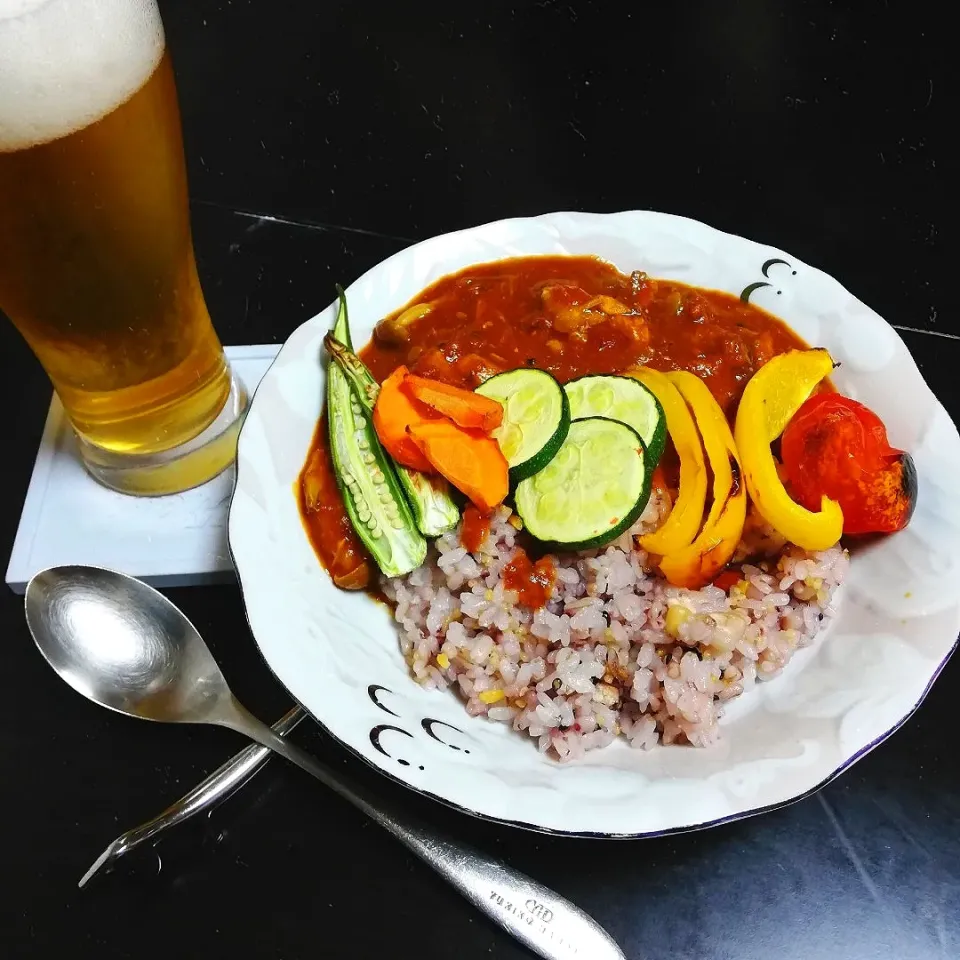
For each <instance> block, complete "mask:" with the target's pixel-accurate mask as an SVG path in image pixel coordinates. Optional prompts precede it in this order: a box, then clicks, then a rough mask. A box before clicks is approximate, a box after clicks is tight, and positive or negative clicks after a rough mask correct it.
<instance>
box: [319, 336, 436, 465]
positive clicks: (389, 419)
mask: <svg viewBox="0 0 960 960" xmlns="http://www.w3.org/2000/svg"><path fill="white" fill-rule="evenodd" d="M328 349H330V348H328ZM408 375H409V371H408V370H407V368H406V367H404V366H400V367H397V369H396V370H394V371H393V373H391V374H390V376H389V377H387V379H386V380H384V381H383V383H382V384H380V390H379V392H378V393H377V394H376V395H375V396H374V407H373V426H374V428H375V429H376V431H377V436H378V437H379V438H380V442H381V443H382V444H383V445H384V447H386V448H387V452H388V453H389V454H390V456H391V457H393V459H394V460H396V461H397V463H399V464H401V465H402V466H405V467H409V468H410V469H411V470H420V471H421V472H423V473H429V472H430V471H431V467H430V464H429V463H428V462H427V460H426V458H425V457H424V455H423V454H422V453H421V452H420V450H419V449H418V448H417V445H416V444H415V443H414V442H413V441H412V440H411V439H410V435H409V434H408V433H407V427H409V426H410V424H411V423H418V422H419V421H420V420H432V419H433V418H434V417H435V416H436V414H434V413H433V411H432V410H430V409H429V408H428V407H424V406H423V404H421V403H418V402H417V401H416V400H414V399H413V398H412V397H411V396H410V395H409V394H408V393H407V392H406V391H405V390H401V389H400V385H401V384H402V383H403V381H404V380H405V379H406V378H407V376H408ZM371 379H372V378H371Z"/></svg>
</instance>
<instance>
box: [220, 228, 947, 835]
mask: <svg viewBox="0 0 960 960" xmlns="http://www.w3.org/2000/svg"><path fill="white" fill-rule="evenodd" d="M545 253H558V254H562V253H572V254H595V255H598V256H600V257H603V258H604V259H606V260H609V261H611V262H612V263H613V264H615V265H616V266H617V267H619V268H620V269H621V270H623V271H626V272H629V271H631V270H636V269H642V270H646V271H647V272H648V273H649V274H651V275H652V276H655V277H667V278H670V279H675V280H681V281H684V282H686V283H690V284H695V285H698V286H705V287H711V288H715V289H720V290H726V291H729V292H731V293H735V294H741V295H743V296H744V297H749V298H750V299H751V301H752V302H756V303H758V304H759V305H761V306H763V307H766V308H767V309H769V310H771V311H772V312H774V313H776V314H777V315H778V316H780V317H782V318H783V319H784V320H786V321H787V323H789V324H790V325H791V326H792V327H793V329H794V330H796V331H797V332H798V333H799V334H800V335H801V336H802V337H803V338H804V339H805V340H806V341H807V342H809V343H811V344H814V345H817V346H824V347H827V348H828V349H829V350H830V352H831V354H832V355H833V357H834V358H835V359H836V360H838V361H840V362H841V366H840V368H839V369H838V370H837V371H836V375H835V378H834V379H835V383H836V385H837V387H838V388H839V389H840V390H841V392H843V393H845V394H847V395H848V396H851V397H854V398H855V399H858V400H861V401H863V402H865V403H866V404H868V405H869V406H870V407H872V408H873V409H874V410H876V411H877V413H878V414H879V415H880V416H881V417H882V418H883V420H884V421H885V422H886V424H887V426H888V430H889V435H890V440H891V442H892V443H893V444H894V445H896V446H899V447H902V448H904V449H907V450H909V451H911V452H912V453H913V456H914V459H915V461H916V466H917V471H918V474H919V485H920V495H919V503H918V507H917V511H916V514H915V516H914V519H913V521H912V523H911V525H910V527H909V528H908V529H907V530H906V531H904V532H903V533H901V534H898V535H896V536H894V537H889V538H886V539H883V540H881V541H880V542H878V543H877V544H876V545H874V546H872V547H870V548H868V549H867V550H865V551H862V552H860V553H858V555H857V556H856V557H855V559H854V563H853V564H852V566H851V570H850V574H849V575H848V577H847V580H846V582H845V584H844V586H843V588H842V593H841V597H840V615H839V616H838V617H837V618H836V620H834V622H833V623H832V625H831V626H830V628H829V629H828V630H827V631H825V632H824V633H823V634H822V635H821V636H820V637H819V638H818V640H817V642H816V643H815V644H814V645H813V646H812V647H811V648H809V649H807V650H805V651H802V652H801V653H800V654H798V655H797V656H796V657H795V658H794V659H793V661H792V662H791V663H790V665H789V666H788V668H787V669H786V670H785V672H784V674H783V675H782V676H780V677H778V678H777V679H775V680H773V681H770V682H767V683H764V684H761V685H758V687H757V688H756V689H754V690H752V691H749V692H748V693H747V694H745V695H744V696H743V697H741V698H740V699H739V700H738V701H736V702H735V703H734V704H733V705H732V706H731V707H730V708H729V709H728V711H727V714H726V716H725V718H724V720H723V722H722V729H723V738H722V741H721V743H720V744H719V745H718V746H715V747H711V748H709V749H705V750H703V749H692V748H678V747H657V748H655V749H653V750H651V751H649V752H642V751H635V750H631V749H630V748H629V747H627V746H626V745H625V744H623V743H615V744H613V745H611V746H610V747H607V748H605V749H602V750H598V751H594V752H592V753H590V754H588V755H587V758H586V759H585V760H584V761H582V762H578V763H575V764H559V763H557V762H556V761H554V760H551V759H548V758H546V757H544V756H541V755H539V754H538V753H537V751H536V748H535V746H534V742H533V741H531V739H530V738H528V737H525V736H522V735H518V734H514V733H513V732H512V731H510V730H509V729H508V728H507V727H506V726H505V725H502V724H497V723H491V722H488V721H486V720H484V719H482V718H470V717H468V716H467V715H466V713H465V711H464V709H463V705H462V703H461V701H460V700H459V699H458V698H457V696H456V695H454V694H453V693H452V692H448V693H438V692H435V691H427V690H424V689H422V688H421V687H419V686H418V685H417V684H416V683H414V682H413V681H412V680H411V679H410V678H409V676H408V673H407V668H406V666H405V664H404V662H403V659H402V658H401V656H400V654H399V649H398V643H397V637H396V633H395V631H394V628H393V625H392V621H391V618H390V615H389V613H388V611H387V610H386V609H385V608H384V607H382V606H379V605H378V604H376V603H375V602H373V601H372V600H370V599H369V598H368V597H366V596H365V595H362V594H350V593H344V592H342V591H340V590H338V589H336V588H335V587H334V586H333V584H332V582H331V581H330V579H329V577H328V576H327V574H326V573H325V572H324V570H323V569H322V568H321V567H320V566H319V564H318V563H317V560H316V559H315V557H314V554H313V551H312V550H311V547H310V544H309V543H308V541H307V538H306V536H305V534H304V531H303V528H302V526H301V522H300V517H299V514H298V509H297V502H296V498H295V495H294V485H295V483H296V481H297V476H298V474H299V472H300V469H301V467H302V465H303V462H304V458H305V455H306V453H307V450H308V447H309V444H310V439H311V436H312V434H313V430H314V427H315V424H316V421H317V418H318V417H319V415H320V413H321V408H322V398H323V396H324V370H323V366H322V362H321V357H322V344H321V341H322V339H323V335H324V333H325V332H326V331H327V330H328V329H329V328H330V326H331V325H332V322H333V317H334V309H333V306H332V305H331V306H330V307H329V308H328V309H327V310H325V311H324V312H323V313H321V314H319V315H318V316H316V317H314V318H313V319H311V320H309V321H307V322H306V323H304V324H303V325H302V326H301V327H299V328H298V329H297V330H296V331H295V332H294V333H293V335H292V336H291V337H290V339H289V340H288V341H287V342H286V344H285V345H284V347H283V348H282V350H281V351H280V354H279V356H278V357H277V360H276V361H275V363H274V364H273V366H272V367H271V368H270V370H269V371H268V373H267V374H266V376H265V377H264V379H263V381H262V383H261V384H260V387H259V389H258V391H257V394H256V397H255V398H254V401H253V404H252V407H251V409H250V412H249V414H248V416H247V420H246V424H245V426H244V428H243V432H242V434H241V437H240V444H239V454H238V475H237V485H236V492H235V495H234V499H233V503H232V507H231V511H230V520H229V537H230V546H231V550H232V552H233V557H234V561H235V563H236V567H237V571H238V574H239V577H240V581H241V585H242V589H243V595H244V599H245V602H246V607H247V615H248V618H249V622H250V626H251V629H252V630H253V634H254V637H255V638H256V641H257V643H258V645H259V647H260V650H261V652H262V654H263V656H264V658H265V659H266V661H267V663H268V664H269V666H270V668H271V669H272V670H273V672H274V673H275V674H276V675H277V677H278V678H279V679H280V681H281V682H282V683H283V684H284V685H285V686H286V687H287V688H288V689H289V691H290V692H291V694H292V695H293V696H294V697H295V698H296V699H297V700H298V701H299V702H300V703H302V704H303V705H304V707H305V708H306V709H307V710H308V711H309V712H310V713H311V714H312V715H313V716H314V717H315V718H316V719H317V720H318V721H319V722H320V723H321V724H322V725H323V726H324V727H325V728H326V730H327V731H328V732H329V733H330V734H331V735H332V736H334V737H336V738H337V739H338V740H340V741H341V742H342V743H343V744H344V745H345V746H347V747H348V748H349V749H351V750H352V751H353V752H354V753H356V754H357V755H358V756H360V757H362V758H363V759H364V760H366V761H367V762H368V763H370V764H371V765H372V766H374V767H376V768H377V769H379V770H381V771H382V772H384V773H386V774H387V775H388V776H390V777H392V778H394V779H396V780H398V781H400V782H402V783H404V784H406V785H407V786H409V787H410V788H412V789H414V790H417V791H419V792H421V793H424V794H427V795H429V796H432V797H434V798H436V799H439V800H441V801H444V802H446V803H448V804H451V805H453V806H455V807H458V808H460V809H462V810H464V811H467V812H469V813H472V814H475V815H478V816H482V817H489V818H493V819H496V820H500V821H504V822H507V823H512V824H517V825H520V826H524V827H529V828H534V829H539V830H545V831H554V832H559V833H567V834H580V835H597V836H618V837H619V836H646V835H652V834H658V833H665V832H670V831H676V830H686V829H694V828H698V827H704V826H710V825H713V824H717V823H721V822H723V821H726V820H731V819H735V818H738V817H743V816H747V815H749V814H752V813H757V812H760V811H762V810H764V809H768V808H770V807H772V806H777V805H780V804H783V803H787V802H789V801H791V800H795V799H797V798H799V797H801V796H803V795H804V794H806V793H808V792H810V791H812V790H814V789H816V788H817V787H819V786H821V785H823V784H824V783H825V782H827V781H828V780H830V779H831V778H832V777H834V776H836V775H837V774H838V773H839V772H841V771H842V770H844V769H845V768H846V767H848V766H850V764H852V763H853V762H855V761H856V760H857V759H858V758H859V757H861V756H863V755H864V753H866V752H867V751H869V750H870V749H872V748H873V747H875V746H876V745H877V744H878V743H880V742H881V741H882V740H884V739H885V738H886V737H888V736H889V735H890V734H891V733H892V732H893V731H894V730H896V729H897V727H899V726H900V724H902V723H903V721H904V720H905V719H906V718H907V717H909V715H910V714H911V713H912V712H913V711H914V710H915V709H916V707H917V706H918V705H919V703H920V701H921V700H922V699H923V697H924V695H925V694H926V692H927V690H928V689H929V687H930V685H931V684H932V682H933V681H934V679H935V678H936V676H937V674H938V673H939V672H940V670H941V668H942V667H943V665H944V663H945V662H946V660H947V658H948V657H949V656H950V654H951V653H952V651H953V649H954V647H955V645H956V642H957V633H958V630H960V499H958V498H956V497H955V496H953V495H952V494H951V489H953V488H954V486H955V483H956V478H957V476H960V437H958V435H957V430H956V427H955V426H954V424H953V423H952V421H951V420H950V418H949V416H948V415H947V413H946V411H945V410H944V409H943V407H942V406H941V405H940V404H939V403H938V401H937V400H936V398H935V397H934V396H933V394H932V393H931V391H930V390H929V388H928V387H927V385H926V384H925V382H924V381H923V378H922V377H921V375H920V373H919V371H918V370H917V367H916V365H915V364H914V362H913V360H912V359H911V357H910V354H909V353H908V352H907V349H906V347H905V346H904V344H903V342H902V341H901V340H900V338H899V336H898V335H897V334H896V332H895V331H894V330H893V328H892V327H890V326H889V325H888V324H887V323H885V322H884V321H883V320H882V319H881V318H880V317H879V316H877V314H876V313H874V312H873V311H872V310H870V309H869V308H868V307H866V306H865V305H864V304H862V303H860V302H859V301H858V300H857V299H856V298H855V297H853V296H852V295H851V294H850V293H849V292H848V291H847V290H845V289H844V288H843V287H842V286H841V285H840V284H839V283H837V281H835V280H833V279H831V278H830V277H828V276H827V275H826V274H824V273H822V272H821V271H819V270H816V269H814V268H812V267H809V266H807V265H805V264H803V263H801V262H800V261H799V260H797V259H796V258H795V257H792V256H790V255H789V254H786V253H783V252H782V251H779V250H774V249H771V248H770V247H766V246H762V245H760V244H757V243H753V242H751V241H749V240H744V239H741V238H739V237H734V236H730V235H728V234H724V233H721V232H719V231H717V230H714V229H712V228H710V227H707V226H705V225H703V224H700V223H697V222H694V221H691V220H686V219H683V218H680V217H674V216H668V215H664V214H658V213H650V212H629V213H618V214H604V215H592V214H581V213H557V214H550V215H547V216H543V217H537V218H534V219H528V220H508V221H501V222H498V223H492V224H487V225H485V226H481V227H476V228H474V229H471V230H465V231H462V232H460V233H454V234H449V235H447V236H442V237H437V238H435V239H432V240H428V241H425V242H424V243H419V244H417V245H416V246H413V247H410V248H409V249H407V250H404V251H402V252H401V253H398V254H396V255H395V256H393V257H391V258H390V259H388V260H386V261H384V262H383V263H381V264H380V265H379V266H377V267H374V268H373V269H372V270H370V271H369V272H368V273H366V274H365V275H364V276H362V277H361V278H360V279H359V280H357V281H356V283H354V284H353V285H352V286H351V287H350V288H349V289H348V290H347V297H348V301H349V306H350V316H351V325H352V330H353V337H354V341H355V342H356V343H357V344H358V345H359V344H362V343H364V342H366V340H367V339H368V338H369V336H370V334H371V331H372V328H373V325H374V324H375V323H376V321H377V320H379V319H380V318H381V317H383V316H384V315H386V314H388V313H389V312H391V311H392V310H394V309H396V308H397V307H398V306H400V305H401V304H403V303H405V302H406V301H407V300H409V299H410V298H411V297H413V296H414V295H415V294H416V293H417V292H418V291H419V290H421V289H422V288H423V287H425V286H427V285H428V284H430V283H432V282H433V281H434V280H436V279H438V278H439V277H441V276H443V275H444V274H447V273H450V272H452V271H456V270H459V269H461V268H462V267H465V266H468V265H469V264H472V263H479V262H483V261H490V260H497V259H501V258H503V257H509V256H519V255H526V254H545Z"/></svg>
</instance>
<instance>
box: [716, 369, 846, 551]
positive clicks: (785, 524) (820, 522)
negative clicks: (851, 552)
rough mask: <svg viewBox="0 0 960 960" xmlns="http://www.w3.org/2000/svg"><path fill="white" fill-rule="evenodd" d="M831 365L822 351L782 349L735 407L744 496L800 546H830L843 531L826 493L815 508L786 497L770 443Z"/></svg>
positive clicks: (840, 516) (834, 505) (836, 509)
mask: <svg viewBox="0 0 960 960" xmlns="http://www.w3.org/2000/svg"><path fill="white" fill-rule="evenodd" d="M832 369H833V360H832V359H831V358H830V354H829V353H827V351H826V350H790V351H788V352H787V353H782V354H780V355H779V356H776V357H774V358H773V359H772V360H768V361H767V362H766V363H765V364H764V365H763V366H762V367H761V368H760V369H759V370H758V371H757V372H756V373H755V374H754V375H753V376H752V377H751V378H750V380H749V382H748V383H747V386H746V389H745V390H744V391H743V396H742V397H741V399H740V406H739V407H738V408H737V422H736V426H735V428H734V437H735V439H736V443H737V450H738V451H739V453H740V462H741V464H742V465H743V475H744V479H745V480H746V484H747V490H748V491H749V493H750V499H751V500H752V501H753V502H754V504H756V507H757V510H758V511H759V512H760V515H761V516H762V517H763V519H764V520H766V521H767V523H769V524H770V526H771V527H773V529H774V530H776V531H777V533H779V534H780V535H781V536H783V537H785V538H786V539H787V540H789V541H790V542H791V543H795V544H796V545H797V546H798V547H802V548H803V549H804V550H827V549H829V548H830V547H832V546H833V545H834V544H835V543H836V542H837V541H838V540H839V539H840V535H841V534H842V533H843V511H842V510H841V509H840V505H839V504H838V503H837V501H836V500H831V499H830V498H829V497H828V496H827V495H826V494H823V495H822V496H821V497H820V510H819V512H814V511H811V510H808V509H807V508H806V507H803V506H801V505H800V504H799V503H796V502H795V501H794V500H792V499H791V497H790V494H789V493H788V492H787V490H786V488H785V487H784V485H783V482H782V481H781V479H780V476H779V474H778V472H777V462H776V460H775V459H774V456H773V451H772V450H771V449H770V444H771V443H773V441H774V440H776V439H777V437H779V436H780V434H781V433H783V430H784V428H785V427H786V426H787V424H788V423H789V422H790V420H791V419H792V418H793V416H794V414H795V413H796V412H797V410H798V409H799V408H800V407H801V406H802V404H803V403H804V401H805V400H806V399H807V397H809V396H810V394H811V393H812V392H813V390H814V388H815V387H816V385H817V384H818V383H819V382H820V381H821V380H822V379H823V378H824V377H826V376H828V375H829V374H830V371H831V370H832Z"/></svg>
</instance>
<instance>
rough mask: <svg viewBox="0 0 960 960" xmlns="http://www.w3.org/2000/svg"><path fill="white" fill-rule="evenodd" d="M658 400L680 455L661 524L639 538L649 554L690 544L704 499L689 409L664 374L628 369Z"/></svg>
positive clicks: (702, 465)
mask: <svg viewBox="0 0 960 960" xmlns="http://www.w3.org/2000/svg"><path fill="white" fill-rule="evenodd" d="M629 376H631V377H636V379H637V380H639V381H640V382H641V383H642V384H643V385H644V386H645V387H647V388H648V389H649V390H650V392H651V393H652V394H653V395H654V396H655V397H656V398H657V399H658V400H659V401H660V406H661V407H662V408H663V412H664V416H666V418H667V432H668V433H669V434H670V439H671V440H672V441H673V445H674V447H675V448H676V451H677V455H678V456H679V457H680V490H679V492H678V494H677V501H676V503H674V505H673V509H672V510H671V511H670V516H668V517H667V519H666V521H665V522H664V524H663V526H662V527H660V529H659V530H654V531H653V533H649V534H647V535H646V536H644V537H641V538H640V546H641V547H643V549H644V550H646V551H647V552H649V553H654V554H659V555H660V556H662V557H663V556H668V555H669V554H672V553H676V552H677V551H678V550H682V549H683V548H684V547H688V546H689V545H690V544H691V543H693V541H694V538H695V537H696V535H697V533H698V532H699V530H700V527H701V526H702V525H703V510H704V507H705V505H706V501H707V464H706V461H705V459H704V455H703V443H702V442H701V440H700V434H699V433H698V432H697V425H696V423H695V422H694V419H693V416H692V414H691V413H690V408H689V407H688V406H687V404H686V401H685V400H684V399H683V397H682V396H681V395H680V391H679V390H677V388H676V387H675V386H674V385H673V384H672V383H671V382H670V380H669V378H668V377H667V376H666V374H663V373H660V372H659V371H657V370H652V369H651V368H650V367H637V368H635V369H633V370H631V371H629Z"/></svg>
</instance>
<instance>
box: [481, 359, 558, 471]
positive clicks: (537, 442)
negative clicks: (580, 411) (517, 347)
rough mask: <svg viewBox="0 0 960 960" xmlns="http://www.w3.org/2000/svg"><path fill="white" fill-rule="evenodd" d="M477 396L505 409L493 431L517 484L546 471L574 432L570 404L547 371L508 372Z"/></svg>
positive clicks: (484, 385) (482, 386)
mask: <svg viewBox="0 0 960 960" xmlns="http://www.w3.org/2000/svg"><path fill="white" fill-rule="evenodd" d="M477 393H479V394H480V395H481V396H483V397H490V398H492V399H493V400H496V401H498V402H499V403H500V405H501V406H502V407H503V422H502V423H501V424H500V426H499V427H498V428H497V429H496V430H495V431H494V432H493V436H494V437H495V438H496V440H497V442H498V443H499V444H500V449H501V450H502V451H503V455H504V456H505V457H506V458H507V463H508V464H509V465H510V479H511V480H512V481H513V482H514V483H517V482H519V481H520V480H523V479H524V478H526V477H529V476H531V475H532V474H534V473H536V472H537V471H538V470H542V469H543V468H544V467H545V466H546V465H547V464H548V463H549V462H550V461H551V460H552V459H553V458H554V456H555V455H556V453H557V451H558V450H559V449H560V445H561V444H562V443H563V441H564V438H565V437H566V436H567V431H568V430H569V429H570V404H569V403H568V402H567V395H566V394H565V393H564V392H563V387H561V386H560V384H559V383H557V381H556V380H555V379H554V378H553V377H552V376H551V375H550V374H549V373H547V372H546V371H545V370H528V369H521V370H508V371H507V372H506V373H499V374H497V375H496V376H495V377H491V378H490V379H489V380H487V381H486V382H485V383H482V384H481V385H480V386H479V387H477Z"/></svg>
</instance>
